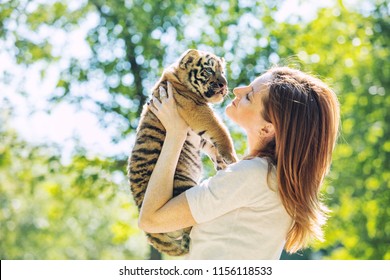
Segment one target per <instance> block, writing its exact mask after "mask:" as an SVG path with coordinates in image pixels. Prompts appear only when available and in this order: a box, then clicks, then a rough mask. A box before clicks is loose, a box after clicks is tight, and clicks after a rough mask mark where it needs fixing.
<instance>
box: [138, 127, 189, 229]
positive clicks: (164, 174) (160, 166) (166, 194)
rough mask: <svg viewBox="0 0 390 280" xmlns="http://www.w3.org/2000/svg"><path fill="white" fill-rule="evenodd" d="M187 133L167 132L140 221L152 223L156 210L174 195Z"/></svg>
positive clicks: (146, 193) (151, 178)
mask: <svg viewBox="0 0 390 280" xmlns="http://www.w3.org/2000/svg"><path fill="white" fill-rule="evenodd" d="M186 136H187V134H186V133H183V132H177V133H167V134H166V137H165V141H164V144H163V146H162V149H161V153H160V156H159V158H158V160H157V163H156V166H155V167H154V170H153V172H152V175H151V177H150V180H149V183H148V187H147V190H146V192H145V197H144V200H143V203H142V207H141V211H140V217H139V223H140V224H144V223H152V222H153V219H154V216H155V215H156V212H157V211H158V210H159V209H160V208H162V207H163V206H164V205H165V204H166V203H167V202H168V201H169V200H170V199H171V198H172V196H173V178H174V174H175V170H176V166H177V162H178V160H179V156H180V152H181V149H182V147H183V144H184V142H185V139H186Z"/></svg>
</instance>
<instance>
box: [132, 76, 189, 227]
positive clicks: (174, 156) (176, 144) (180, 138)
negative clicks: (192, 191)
mask: <svg viewBox="0 0 390 280" xmlns="http://www.w3.org/2000/svg"><path fill="white" fill-rule="evenodd" d="M166 94H167V93H166V92H165V91H164V90H161V89H160V95H161V97H162V98H161V103H160V102H159V101H158V100H157V99H153V103H152V105H151V107H150V108H151V110H152V112H153V113H154V114H155V115H156V116H157V117H158V118H159V120H160V121H161V123H162V124H163V125H164V127H165V129H166V137H165V141H164V144H163V147H162V150H161V153H160V156H159V158H158V160H157V163H156V166H155V167H154V170H153V172H152V175H151V177H150V180H149V183H148V187H147V190H146V192H145V196H144V200H143V203H142V207H141V211H140V216H139V227H140V228H141V229H142V230H144V231H146V232H149V233H163V232H170V231H174V230H177V229H181V228H185V227H188V226H192V225H194V224H195V220H194V218H193V216H192V214H191V211H190V208H189V205H188V202H187V198H186V196H185V194H184V193H182V194H180V195H179V196H177V197H175V198H172V196H173V178H174V174H175V170H176V166H177V162H178V160H179V156H180V152H181V149H182V147H183V144H184V142H185V140H186V137H187V131H188V125H187V124H186V123H185V122H184V120H183V119H182V118H181V117H180V115H179V114H178V112H177V108H176V103H175V100H174V98H173V96H172V86H171V84H170V83H168V96H167V97H165V98H164V95H166Z"/></svg>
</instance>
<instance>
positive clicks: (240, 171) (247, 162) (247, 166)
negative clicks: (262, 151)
mask: <svg viewBox="0 0 390 280" xmlns="http://www.w3.org/2000/svg"><path fill="white" fill-rule="evenodd" d="M270 164H271V163H269V162H268V160H267V159H266V158H261V157H255V158H251V159H243V160H240V161H239V162H237V163H234V164H231V165H230V166H229V167H228V170H229V169H230V171H231V172H235V173H236V175H238V176H239V177H240V178H242V180H249V181H252V182H254V183H256V184H258V183H260V182H261V183H262V185H264V186H268V188H270V189H271V190H273V191H275V190H276V189H277V185H276V168H275V166H273V165H272V166H270ZM268 188H267V189H268Z"/></svg>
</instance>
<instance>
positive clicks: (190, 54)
mask: <svg viewBox="0 0 390 280" xmlns="http://www.w3.org/2000/svg"><path fill="white" fill-rule="evenodd" d="M197 56H199V53H198V51H197V50H194V49H189V50H187V51H186V52H185V53H184V54H183V55H182V56H181V59H180V63H179V66H180V68H181V69H186V68H187V67H188V66H189V65H191V63H192V62H193V61H194V59H195V58H196V57H197Z"/></svg>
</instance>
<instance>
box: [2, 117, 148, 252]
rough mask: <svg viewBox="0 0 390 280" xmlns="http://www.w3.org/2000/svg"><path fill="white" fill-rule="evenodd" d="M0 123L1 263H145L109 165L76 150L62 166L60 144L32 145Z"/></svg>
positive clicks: (122, 185) (122, 189)
mask: <svg viewBox="0 0 390 280" xmlns="http://www.w3.org/2000/svg"><path fill="white" fill-rule="evenodd" d="M0 122H1V123H2V125H3V126H2V128H1V129H0V139H1V142H0V222H1V232H0V258H1V259H142V258H145V255H146V253H147V250H146V249H147V248H146V246H145V245H146V244H145V238H144V236H143V233H141V232H140V230H139V229H138V226H137V222H136V219H135V213H136V211H137V210H136V208H135V206H134V205H133V204H132V203H130V202H129V199H128V198H129V195H130V194H129V190H128V187H127V180H126V178H124V176H123V174H121V173H119V172H118V171H116V170H117V167H116V166H115V163H114V162H112V161H110V160H106V159H99V158H88V157H87V156H85V155H83V153H82V152H80V153H78V154H76V155H75V156H74V157H73V158H72V161H71V162H70V163H69V164H63V163H62V162H61V158H60V147H57V148H56V147H44V146H41V147H34V146H32V145H31V144H28V143H25V142H24V141H22V140H20V139H18V137H17V135H15V132H14V131H12V130H11V129H10V128H9V127H8V125H7V119H6V117H5V116H4V115H2V116H0ZM129 237H130V239H129Z"/></svg>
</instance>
